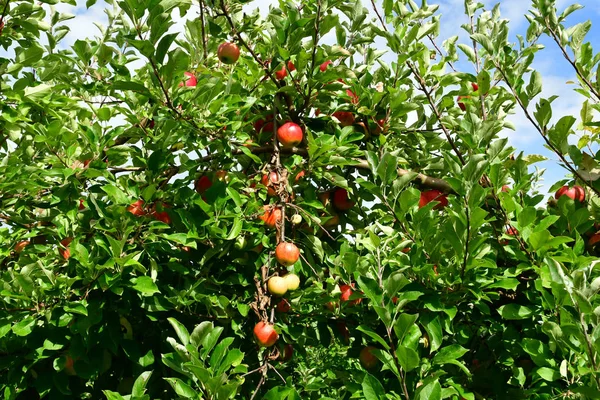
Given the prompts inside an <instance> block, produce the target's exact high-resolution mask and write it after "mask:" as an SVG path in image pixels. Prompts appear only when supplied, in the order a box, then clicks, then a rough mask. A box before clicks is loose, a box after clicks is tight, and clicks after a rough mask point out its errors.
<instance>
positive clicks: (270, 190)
mask: <svg viewBox="0 0 600 400" xmlns="http://www.w3.org/2000/svg"><path fill="white" fill-rule="evenodd" d="M260 183H262V184H263V185H264V186H266V187H267V195H269V196H271V197H274V196H276V195H277V191H276V190H275V188H274V187H273V186H274V185H277V184H278V183H279V173H278V172H277V171H271V172H269V173H268V174H265V175H263V176H262V178H261V179H260Z"/></svg>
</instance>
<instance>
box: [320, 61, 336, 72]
mask: <svg viewBox="0 0 600 400" xmlns="http://www.w3.org/2000/svg"><path fill="white" fill-rule="evenodd" d="M329 64H333V61H331V60H327V61H325V62H324V63H323V64H321V66H320V67H319V69H320V70H321V72H325V71H326V70H327V67H328V66H329Z"/></svg>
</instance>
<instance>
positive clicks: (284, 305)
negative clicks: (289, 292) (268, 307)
mask: <svg viewBox="0 0 600 400" xmlns="http://www.w3.org/2000/svg"><path fill="white" fill-rule="evenodd" d="M291 309H292V307H291V306H290V303H289V302H288V301H287V300H286V299H281V300H280V301H279V303H277V307H275V311H277V312H280V313H287V312H290V310H291Z"/></svg>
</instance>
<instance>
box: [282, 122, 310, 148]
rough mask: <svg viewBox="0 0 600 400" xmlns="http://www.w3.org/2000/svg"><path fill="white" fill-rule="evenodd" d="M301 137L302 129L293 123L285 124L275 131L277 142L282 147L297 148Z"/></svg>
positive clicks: (302, 134) (302, 135)
mask: <svg viewBox="0 0 600 400" xmlns="http://www.w3.org/2000/svg"><path fill="white" fill-rule="evenodd" d="M303 137H304V133H303V132H302V128H301V127H300V125H298V124H296V123H294V122H286V123H285V124H283V125H281V126H280V127H279V128H278V129H277V140H279V143H281V145H282V146H283V147H294V146H297V145H299V144H300V143H301V142H302V138H303Z"/></svg>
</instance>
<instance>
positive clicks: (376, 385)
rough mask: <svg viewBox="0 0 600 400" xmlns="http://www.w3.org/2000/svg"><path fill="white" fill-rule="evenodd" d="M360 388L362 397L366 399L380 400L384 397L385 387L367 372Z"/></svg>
mask: <svg viewBox="0 0 600 400" xmlns="http://www.w3.org/2000/svg"><path fill="white" fill-rule="evenodd" d="M362 390H363V395H364V398H365V399H367V400H380V399H385V389H384V388H383V385H382V384H381V382H379V380H377V378H375V377H374V376H373V375H371V374H369V373H368V372H367V373H365V377H364V378H363V381H362Z"/></svg>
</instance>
